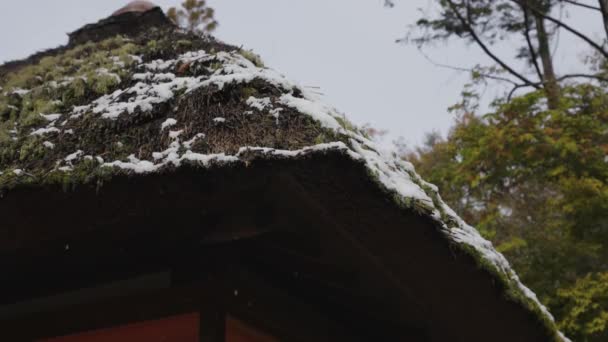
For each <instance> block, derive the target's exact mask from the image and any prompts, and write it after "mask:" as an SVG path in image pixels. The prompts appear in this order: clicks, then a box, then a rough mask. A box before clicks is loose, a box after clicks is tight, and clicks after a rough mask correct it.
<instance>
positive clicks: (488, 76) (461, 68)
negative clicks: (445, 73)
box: [418, 48, 519, 86]
mask: <svg viewBox="0 0 608 342" xmlns="http://www.w3.org/2000/svg"><path fill="white" fill-rule="evenodd" d="M418 51H420V54H422V56H423V57H424V59H426V60H427V61H428V62H429V63H431V64H433V65H434V66H436V67H440V68H444V69H450V70H455V71H462V72H476V73H478V74H479V75H480V76H481V77H484V78H488V79H491V80H495V81H502V82H508V83H511V84H512V85H514V86H516V85H519V83H517V82H515V81H513V80H510V79H508V78H505V77H500V76H496V75H492V74H486V73H483V72H479V71H478V70H475V69H471V68H463V67H457V66H453V65H448V64H443V63H439V62H436V61H435V60H433V59H432V58H431V57H429V55H427V54H426V53H425V52H424V51H422V49H421V48H418Z"/></svg>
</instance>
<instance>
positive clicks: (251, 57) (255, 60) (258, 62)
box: [239, 49, 264, 68]
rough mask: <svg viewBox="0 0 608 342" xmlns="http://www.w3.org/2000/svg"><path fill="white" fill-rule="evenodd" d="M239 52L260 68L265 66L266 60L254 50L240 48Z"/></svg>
mask: <svg viewBox="0 0 608 342" xmlns="http://www.w3.org/2000/svg"><path fill="white" fill-rule="evenodd" d="M239 54H241V56H243V57H245V58H247V59H248V60H249V61H250V62H251V63H253V65H255V66H257V67H258V68H263V67H264V62H263V61H262V58H261V57H260V56H259V55H258V54H256V53H254V52H253V51H251V50H243V49H240V50H239Z"/></svg>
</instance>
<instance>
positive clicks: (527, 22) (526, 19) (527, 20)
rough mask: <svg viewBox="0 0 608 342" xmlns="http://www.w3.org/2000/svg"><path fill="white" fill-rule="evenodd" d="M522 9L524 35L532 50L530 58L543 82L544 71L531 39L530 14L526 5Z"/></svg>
mask: <svg viewBox="0 0 608 342" xmlns="http://www.w3.org/2000/svg"><path fill="white" fill-rule="evenodd" d="M520 6H521V5H520ZM521 10H522V11H523V12H524V24H525V26H526V27H525V29H524V36H525V37H526V42H527V43H528V49H529V50H530V59H531V60H532V64H533V65H534V69H536V74H537V75H538V79H539V80H540V81H541V82H544V79H545V77H544V76H543V72H542V71H540V66H539V65H538V56H536V51H535V50H534V45H532V39H530V15H529V14H528V10H527V9H526V8H525V7H524V6H521Z"/></svg>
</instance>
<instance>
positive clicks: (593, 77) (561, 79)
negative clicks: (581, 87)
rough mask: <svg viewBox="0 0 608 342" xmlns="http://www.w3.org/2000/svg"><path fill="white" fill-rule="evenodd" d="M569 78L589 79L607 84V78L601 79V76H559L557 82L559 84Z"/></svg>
mask: <svg viewBox="0 0 608 342" xmlns="http://www.w3.org/2000/svg"><path fill="white" fill-rule="evenodd" d="M569 78H591V79H594V80H598V81H602V82H608V78H606V77H602V76H598V75H589V74H568V75H564V76H561V77H560V78H558V79H557V80H558V81H560V82H561V81H564V80H567V79H569Z"/></svg>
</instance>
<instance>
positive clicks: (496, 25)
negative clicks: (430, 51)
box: [387, 0, 608, 109]
mask: <svg viewBox="0 0 608 342" xmlns="http://www.w3.org/2000/svg"><path fill="white" fill-rule="evenodd" d="M607 2H608V0H600V3H601V4H603V5H602V6H603V7H601V8H600V7H597V8H596V7H593V6H587V7H591V8H593V9H595V10H597V11H600V12H601V13H602V14H603V18H604V20H605V23H608V21H606V20H607V18H608V12H606V6H605V5H606V3H607ZM387 5H388V6H393V5H394V3H393V1H388V2H387ZM436 5H437V9H438V10H437V11H435V14H434V15H432V14H425V15H423V17H422V18H420V19H419V20H418V21H417V22H416V24H415V25H414V26H413V27H412V30H410V32H409V33H408V36H407V37H406V38H405V39H403V40H401V41H404V42H413V43H415V44H417V45H418V46H419V47H423V46H426V45H429V44H432V43H434V42H437V41H445V40H447V39H449V38H453V37H455V38H458V39H462V40H464V41H467V42H469V43H473V44H475V45H477V46H478V47H479V48H480V49H481V50H482V51H483V52H484V53H485V54H486V55H487V56H488V57H490V59H492V60H493V61H494V63H496V66H492V67H477V68H475V70H471V71H476V72H478V73H479V74H480V75H481V76H483V77H485V78H487V79H492V80H500V81H503V82H508V83H509V84H511V85H512V89H511V94H510V95H509V96H512V95H513V93H514V92H515V91H517V90H521V89H523V88H533V89H542V90H543V91H544V94H545V96H546V98H547V100H548V106H549V108H552V109H555V108H557V107H558V106H559V101H560V88H561V84H562V83H563V82H564V81H566V80H570V79H574V78H585V79H596V80H599V81H606V80H605V79H604V78H603V77H601V76H600V75H597V74H594V73H589V72H588V71H587V70H581V72H579V73H576V74H565V75H558V74H557V73H556V68H555V65H554V63H553V56H552V46H551V44H552V41H554V37H555V36H556V35H557V34H559V32H560V31H566V32H568V33H570V34H573V35H574V36H576V37H578V38H579V39H581V40H582V41H584V42H585V43H587V45H588V46H590V47H591V48H592V49H594V50H595V51H596V52H597V53H599V54H600V55H602V56H603V57H604V58H608V51H606V50H605V49H604V47H603V44H602V42H595V41H594V40H593V39H591V38H589V37H588V36H586V35H585V34H583V33H581V32H580V31H578V30H577V29H575V28H574V27H573V26H572V25H569V24H568V23H566V22H565V21H563V20H561V19H557V18H556V17H555V16H554V12H555V11H558V10H561V9H564V8H565V9H566V10H567V9H568V8H571V7H572V6H579V7H580V6H581V4H580V3H578V2H576V1H570V0H437V1H436ZM606 25H608V24H606ZM606 27H607V29H606V34H607V36H608V26H606ZM514 41H516V42H519V45H520V46H519V48H518V49H517V50H516V53H515V57H516V58H517V59H520V60H521V59H523V60H524V61H525V64H526V65H527V68H526V69H524V70H520V69H521V68H519V67H518V64H517V63H514V62H510V61H508V60H507V59H505V58H503V57H501V56H499V55H498V54H497V53H496V52H495V51H494V50H493V46H494V45H496V44H499V43H501V42H504V43H506V42H509V43H510V42H514ZM458 69H462V68H458ZM505 75H506V76H505Z"/></svg>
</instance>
